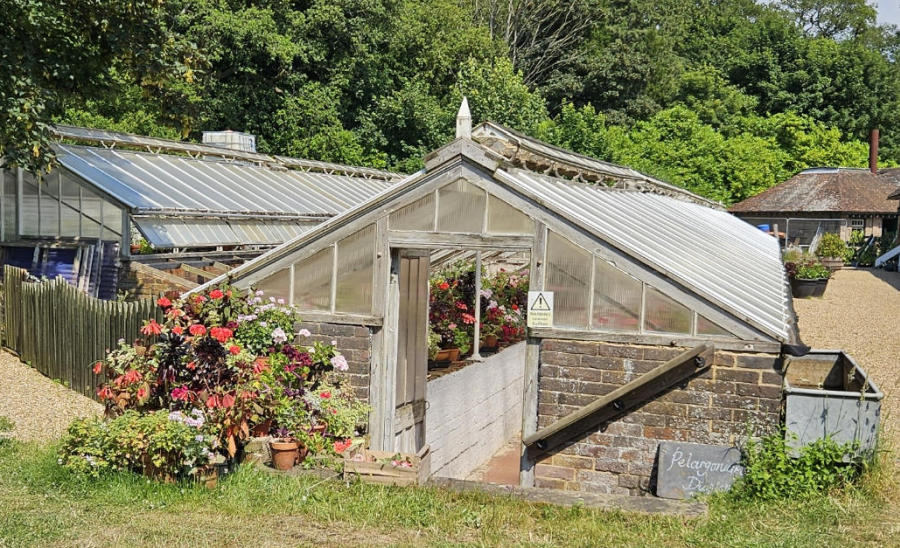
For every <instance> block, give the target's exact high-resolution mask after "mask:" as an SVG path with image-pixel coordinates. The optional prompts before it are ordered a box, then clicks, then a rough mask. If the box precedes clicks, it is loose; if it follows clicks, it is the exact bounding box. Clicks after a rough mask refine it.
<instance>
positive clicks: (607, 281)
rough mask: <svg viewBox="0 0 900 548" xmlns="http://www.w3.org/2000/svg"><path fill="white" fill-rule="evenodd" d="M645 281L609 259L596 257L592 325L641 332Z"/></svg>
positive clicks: (600, 327) (598, 327)
mask: <svg viewBox="0 0 900 548" xmlns="http://www.w3.org/2000/svg"><path fill="white" fill-rule="evenodd" d="M641 285H642V284H641V282H640V280H636V279H634V278H632V277H631V276H629V275H628V274H626V273H624V272H622V271H621V270H619V269H618V268H616V267H614V266H613V265H611V264H609V263H608V262H606V261H605V260H603V259H601V258H599V257H597V258H595V259H594V316H593V323H592V327H594V328H597V329H620V330H624V331H637V330H638V329H640V320H641Z"/></svg>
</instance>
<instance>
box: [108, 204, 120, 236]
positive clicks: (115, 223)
mask: <svg viewBox="0 0 900 548" xmlns="http://www.w3.org/2000/svg"><path fill="white" fill-rule="evenodd" d="M103 226H104V229H103V238H104V239H106V240H112V239H118V238H119V237H121V236H122V210H121V209H119V208H118V207H116V206H114V205H113V204H111V203H109V202H106V201H104V202H103Z"/></svg>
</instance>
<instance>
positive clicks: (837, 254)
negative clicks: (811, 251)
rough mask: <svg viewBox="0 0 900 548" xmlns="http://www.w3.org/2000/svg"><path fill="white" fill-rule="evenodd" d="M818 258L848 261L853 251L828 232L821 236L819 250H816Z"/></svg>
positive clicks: (839, 238)
mask: <svg viewBox="0 0 900 548" xmlns="http://www.w3.org/2000/svg"><path fill="white" fill-rule="evenodd" d="M816 254H817V255H818V256H819V257H827V258H832V259H841V260H844V261H849V260H850V258H852V257H853V251H851V250H850V248H849V247H847V244H845V243H844V240H842V239H841V237H840V236H838V235H837V234H835V233H833V232H829V233H827V234H825V235H824V236H822V240H821V242H820V243H819V248H818V249H817V250H816Z"/></svg>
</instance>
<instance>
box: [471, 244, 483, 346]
mask: <svg viewBox="0 0 900 548" xmlns="http://www.w3.org/2000/svg"><path fill="white" fill-rule="evenodd" d="M480 350H481V251H476V252H475V336H474V340H473V341H472V359H473V360H476V361H479V360H481V354H480V353H479V351H480Z"/></svg>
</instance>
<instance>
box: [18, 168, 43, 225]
mask: <svg viewBox="0 0 900 548" xmlns="http://www.w3.org/2000/svg"><path fill="white" fill-rule="evenodd" d="M24 175H25V182H24V184H23V185H22V235H24V236H38V235H39V234H38V208H39V206H38V189H37V186H35V181H34V177H33V176H32V175H31V174H30V173H28V172H27V171H26V172H25V174H24Z"/></svg>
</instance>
